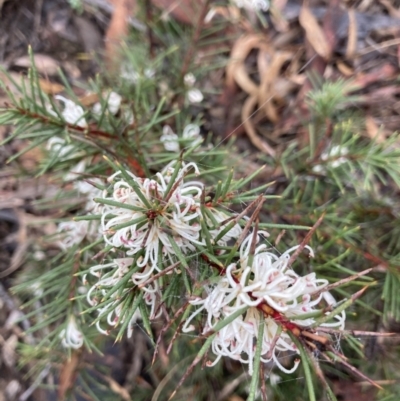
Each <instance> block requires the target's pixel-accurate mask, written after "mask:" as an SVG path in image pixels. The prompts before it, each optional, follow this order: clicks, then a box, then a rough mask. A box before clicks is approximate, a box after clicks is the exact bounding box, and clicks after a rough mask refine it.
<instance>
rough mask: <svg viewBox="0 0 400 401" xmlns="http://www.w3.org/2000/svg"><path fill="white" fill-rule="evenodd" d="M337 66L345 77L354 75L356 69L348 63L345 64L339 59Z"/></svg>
mask: <svg viewBox="0 0 400 401" xmlns="http://www.w3.org/2000/svg"><path fill="white" fill-rule="evenodd" d="M336 65H337V68H338V70H339V71H340V72H341V73H342V74H343V75H344V76H345V77H351V76H353V75H354V70H353V68H351V67H349V66H348V65H347V64H345V63H344V62H343V61H341V60H339V61H338V62H337V64H336Z"/></svg>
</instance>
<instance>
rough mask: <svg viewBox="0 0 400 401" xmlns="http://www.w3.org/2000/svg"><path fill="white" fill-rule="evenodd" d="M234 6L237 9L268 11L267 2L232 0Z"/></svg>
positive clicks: (266, 0)
mask: <svg viewBox="0 0 400 401" xmlns="http://www.w3.org/2000/svg"><path fill="white" fill-rule="evenodd" d="M233 2H234V3H235V5H236V6H237V7H239V8H246V9H248V10H261V11H268V9H269V1H268V0H233Z"/></svg>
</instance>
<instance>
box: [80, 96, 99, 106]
mask: <svg viewBox="0 0 400 401" xmlns="http://www.w3.org/2000/svg"><path fill="white" fill-rule="evenodd" d="M98 101H99V94H98V93H89V94H87V95H85V96H82V97H80V98H79V103H81V104H82V106H86V107H90V106H93V105H94V104H95V103H97V102H98Z"/></svg>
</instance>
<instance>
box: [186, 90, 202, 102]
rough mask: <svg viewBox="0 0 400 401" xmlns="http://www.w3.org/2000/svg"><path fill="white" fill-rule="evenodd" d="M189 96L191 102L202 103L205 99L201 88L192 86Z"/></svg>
mask: <svg viewBox="0 0 400 401" xmlns="http://www.w3.org/2000/svg"><path fill="white" fill-rule="evenodd" d="M187 98H188V100H189V102H190V103H200V102H202V101H203V99H204V96H203V94H202V93H201V92H200V90H199V89H196V88H192V89H189V91H188V92H187Z"/></svg>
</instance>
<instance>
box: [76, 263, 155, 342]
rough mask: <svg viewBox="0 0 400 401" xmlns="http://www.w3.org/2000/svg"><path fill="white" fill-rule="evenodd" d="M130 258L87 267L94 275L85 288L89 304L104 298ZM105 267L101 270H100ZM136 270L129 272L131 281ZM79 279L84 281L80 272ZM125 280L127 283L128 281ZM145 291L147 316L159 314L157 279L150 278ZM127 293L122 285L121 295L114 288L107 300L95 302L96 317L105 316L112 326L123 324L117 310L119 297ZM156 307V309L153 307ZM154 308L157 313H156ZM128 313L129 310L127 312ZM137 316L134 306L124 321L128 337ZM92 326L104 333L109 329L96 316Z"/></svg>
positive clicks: (119, 302) (129, 264) (135, 276)
mask: <svg viewBox="0 0 400 401" xmlns="http://www.w3.org/2000/svg"><path fill="white" fill-rule="evenodd" d="M133 261H134V259H133V258H120V259H114V260H113V262H111V263H107V264H105V265H97V266H93V267H91V268H90V270H89V273H90V274H91V275H92V276H95V277H96V278H98V281H97V283H95V284H94V285H93V286H92V287H91V288H90V289H89V291H88V292H87V295H86V298H87V301H88V303H89V304H90V305H92V306H94V305H97V304H99V302H100V301H101V299H102V298H104V297H106V298H107V293H108V292H109V291H110V290H111V289H112V288H113V287H115V286H116V285H117V284H118V283H119V282H120V280H121V279H123V278H124V277H125V276H126V275H127V274H130V273H129V269H130V267H131V266H132V264H133ZM104 271H105V273H104ZM138 275H139V273H134V274H132V276H131V279H130V280H129V281H131V282H133V283H135V279H136V278H137V277H138ZM83 281H84V282H85V281H86V276H84V278H83ZM129 281H128V283H129ZM128 283H127V284H128ZM143 291H145V295H144V300H145V303H146V304H147V305H150V309H151V310H150V319H155V318H157V317H159V316H160V314H161V308H158V305H159V299H160V294H159V288H158V283H157V281H153V282H152V283H151V284H149V285H147V287H144V288H143ZM129 293H130V289H129V288H124V290H123V293H122V295H120V294H118V292H115V291H114V292H113V293H112V294H111V297H110V299H111V302H109V301H106V303H105V304H104V305H103V306H102V305H101V304H100V305H99V308H98V309H97V313H98V315H99V317H104V318H106V321H107V323H108V325H109V326H111V327H115V326H117V325H118V324H123V323H124V320H125V316H121V312H122V310H123V305H124V304H123V302H121V299H124V297H126V296H128V295H129ZM157 308H158V309H159V310H157ZM156 312H157V313H156ZM127 313H129V312H127ZM138 319H141V314H140V311H139V308H138V309H136V311H135V312H134V314H133V315H132V317H131V318H130V320H129V323H128V325H127V334H128V338H129V337H131V336H132V332H133V326H134V324H135V323H136V321H137V320H138ZM96 327H97V329H98V330H99V332H100V333H102V334H105V335H108V334H109V330H108V329H107V330H105V329H103V328H102V327H101V321H100V320H99V321H98V322H97V323H96Z"/></svg>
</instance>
